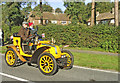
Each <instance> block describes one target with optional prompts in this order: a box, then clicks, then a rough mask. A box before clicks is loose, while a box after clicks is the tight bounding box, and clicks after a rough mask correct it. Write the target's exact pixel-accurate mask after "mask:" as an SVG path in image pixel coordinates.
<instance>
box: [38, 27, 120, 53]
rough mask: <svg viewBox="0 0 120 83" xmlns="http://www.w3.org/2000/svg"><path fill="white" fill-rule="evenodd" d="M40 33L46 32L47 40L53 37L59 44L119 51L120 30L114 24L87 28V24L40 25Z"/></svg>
mask: <svg viewBox="0 0 120 83" xmlns="http://www.w3.org/2000/svg"><path fill="white" fill-rule="evenodd" d="M38 33H39V34H42V33H45V35H46V39H47V40H51V38H52V37H53V38H54V39H55V40H56V44H57V45H70V47H80V48H81V47H87V48H102V49H105V50H106V51H109V52H118V30H117V28H116V27H113V26H108V25H97V26H94V27H93V28H91V27H90V28H87V26H85V25H76V26H75V25H74V26H73V25H69V26H62V25H48V26H39V30H38Z"/></svg>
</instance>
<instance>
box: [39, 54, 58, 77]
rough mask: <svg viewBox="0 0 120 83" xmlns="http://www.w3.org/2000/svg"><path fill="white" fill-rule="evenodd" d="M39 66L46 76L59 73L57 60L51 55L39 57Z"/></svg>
mask: <svg viewBox="0 0 120 83" xmlns="http://www.w3.org/2000/svg"><path fill="white" fill-rule="evenodd" d="M37 64H38V67H39V70H40V71H41V72H42V73H43V74H44V75H54V74H55V73H57V71H58V68H57V63H56V60H55V58H54V57H53V55H52V54H49V53H43V54H41V55H40V56H39V57H38V62H37Z"/></svg>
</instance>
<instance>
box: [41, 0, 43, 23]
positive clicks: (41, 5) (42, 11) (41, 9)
mask: <svg viewBox="0 0 120 83" xmlns="http://www.w3.org/2000/svg"><path fill="white" fill-rule="evenodd" d="M40 12H41V17H40V20H41V24H42V25H43V15H42V14H43V10H42V0H40Z"/></svg>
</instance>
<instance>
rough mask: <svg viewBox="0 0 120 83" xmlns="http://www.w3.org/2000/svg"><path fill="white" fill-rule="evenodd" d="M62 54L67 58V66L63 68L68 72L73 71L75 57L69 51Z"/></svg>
mask: <svg viewBox="0 0 120 83" xmlns="http://www.w3.org/2000/svg"><path fill="white" fill-rule="evenodd" d="M61 52H62V53H63V54H64V55H66V57H67V66H65V67H63V68H64V69H66V70H68V69H71V68H72V67H73V63H74V57H73V55H72V53H71V52H70V51H68V50H63V51H61Z"/></svg>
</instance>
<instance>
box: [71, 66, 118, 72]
mask: <svg viewBox="0 0 120 83" xmlns="http://www.w3.org/2000/svg"><path fill="white" fill-rule="evenodd" d="M73 67H75V68H80V69H87V70H93V71H101V72H107V73H115V74H120V72H114V71H107V70H101V69H92V68H88V67H80V66H75V65H74V66H73Z"/></svg>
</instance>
